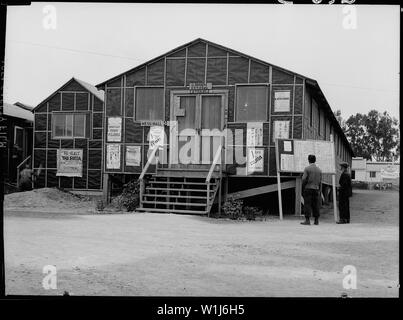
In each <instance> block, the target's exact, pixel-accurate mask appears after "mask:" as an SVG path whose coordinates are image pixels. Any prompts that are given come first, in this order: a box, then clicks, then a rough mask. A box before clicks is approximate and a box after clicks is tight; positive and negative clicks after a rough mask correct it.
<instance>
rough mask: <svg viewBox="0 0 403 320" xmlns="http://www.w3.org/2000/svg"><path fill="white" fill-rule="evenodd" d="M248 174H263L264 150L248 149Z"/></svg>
mask: <svg viewBox="0 0 403 320" xmlns="http://www.w3.org/2000/svg"><path fill="white" fill-rule="evenodd" d="M247 159H248V165H247V171H248V174H249V173H252V172H263V164H264V149H255V148H248V157H247Z"/></svg>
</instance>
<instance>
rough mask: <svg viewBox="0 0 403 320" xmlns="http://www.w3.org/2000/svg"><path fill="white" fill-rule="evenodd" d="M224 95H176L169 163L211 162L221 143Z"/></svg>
mask: <svg viewBox="0 0 403 320" xmlns="http://www.w3.org/2000/svg"><path fill="white" fill-rule="evenodd" d="M224 101H225V95H224V94H222V93H221V94H185V93H184V94H182V93H181V94H173V96H172V99H171V119H172V120H173V121H174V123H175V124H174V125H171V130H170V141H171V146H170V165H171V166H174V167H187V166H189V165H203V164H204V165H208V164H211V162H212V161H213V159H214V155H215V153H216V150H217V149H218V147H219V145H220V144H221V136H222V129H223V127H224Z"/></svg>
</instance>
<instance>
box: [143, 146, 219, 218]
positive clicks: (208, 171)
mask: <svg viewBox="0 0 403 320" xmlns="http://www.w3.org/2000/svg"><path fill="white" fill-rule="evenodd" d="M221 151H222V148H221V146H220V147H219V148H218V150H217V151H216V154H215V157H214V160H213V162H212V163H211V165H187V166H179V167H175V166H174V165H172V166H171V167H168V168H166V167H159V165H157V166H156V170H155V172H154V173H151V175H150V173H148V175H150V178H145V175H146V173H147V172H148V171H147V170H148V168H149V165H150V163H151V162H152V161H153V159H154V157H155V158H157V159H158V157H157V156H156V149H154V151H153V152H152V154H151V156H150V158H149V160H148V161H147V163H146V165H145V167H144V168H143V171H142V173H141V175H140V177H139V182H140V205H139V207H138V208H137V209H136V210H137V211H147V212H161V213H183V214H197V215H209V214H210V210H211V208H212V206H213V204H214V201H215V198H216V195H217V194H219V189H220V185H221V180H222V176H223V174H222V166H221V164H219V161H220V159H221ZM157 163H158V160H157ZM219 198H221V197H219ZM219 201H220V199H219Z"/></svg>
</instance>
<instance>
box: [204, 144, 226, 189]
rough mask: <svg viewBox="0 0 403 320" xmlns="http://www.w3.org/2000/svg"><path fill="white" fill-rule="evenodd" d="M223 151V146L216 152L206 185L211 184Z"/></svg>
mask: <svg viewBox="0 0 403 320" xmlns="http://www.w3.org/2000/svg"><path fill="white" fill-rule="evenodd" d="M221 150H222V145H220V146H219V147H218V149H217V151H216V153H215V155H214V160H213V162H212V163H211V166H210V170H209V172H208V175H207V177H206V183H208V182H210V180H211V176H212V175H213V172H214V169H215V166H216V165H217V163H218V160H220V159H221V158H222V155H221ZM220 170H221V165H220Z"/></svg>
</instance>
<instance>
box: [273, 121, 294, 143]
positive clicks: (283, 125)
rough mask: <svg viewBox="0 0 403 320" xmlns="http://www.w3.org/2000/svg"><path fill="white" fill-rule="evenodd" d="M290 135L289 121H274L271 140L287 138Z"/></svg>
mask: <svg viewBox="0 0 403 320" xmlns="http://www.w3.org/2000/svg"><path fill="white" fill-rule="evenodd" d="M289 135H290V121H288V120H284V121H283V120H281V121H280V120H276V121H274V131H273V141H275V140H276V139H288V138H289Z"/></svg>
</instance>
